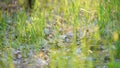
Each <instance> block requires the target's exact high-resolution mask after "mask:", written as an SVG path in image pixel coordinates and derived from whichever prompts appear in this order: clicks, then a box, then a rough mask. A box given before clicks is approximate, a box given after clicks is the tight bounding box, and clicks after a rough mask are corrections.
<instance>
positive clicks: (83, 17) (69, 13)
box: [0, 0, 120, 68]
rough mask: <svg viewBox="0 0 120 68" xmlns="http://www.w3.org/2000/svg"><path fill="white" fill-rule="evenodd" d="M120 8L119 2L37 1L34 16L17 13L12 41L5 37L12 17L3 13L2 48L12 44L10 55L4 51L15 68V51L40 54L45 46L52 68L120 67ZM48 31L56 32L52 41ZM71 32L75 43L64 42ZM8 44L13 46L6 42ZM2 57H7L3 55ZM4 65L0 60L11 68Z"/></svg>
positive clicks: (0, 26) (10, 37)
mask: <svg viewBox="0 0 120 68" xmlns="http://www.w3.org/2000/svg"><path fill="white" fill-rule="evenodd" d="M119 6H120V3H119V0H114V1H113V0H104V1H103V0H96V1H92V0H86V1H85V0H60V1H58V0H54V1H52V0H45V1H39V0H36V1H35V5H34V9H33V10H32V14H30V16H29V13H27V12H26V11H25V10H22V11H21V12H17V13H16V16H15V17H14V18H13V19H12V20H13V22H14V24H13V25H11V26H10V27H11V28H12V27H15V28H14V31H13V30H12V29H11V30H10V31H9V33H11V34H8V35H9V38H7V39H8V40H6V39H5V38H4V37H6V35H5V33H6V31H7V28H8V26H7V25H9V24H7V21H6V20H7V19H8V18H9V16H8V15H7V13H6V15H5V16H4V15H3V14H2V13H3V12H2V11H0V15H1V16H0V32H1V34H0V37H1V39H0V49H1V50H2V48H3V47H5V49H7V47H6V46H8V45H10V46H9V47H10V48H8V50H10V52H8V53H9V54H8V53H7V51H8V50H6V51H4V50H3V51H2V52H3V53H7V55H8V56H9V58H8V59H7V60H9V62H8V64H9V67H10V68H13V66H14V65H13V64H12V59H13V56H12V50H11V49H12V48H15V49H19V48H20V47H21V46H22V47H24V48H25V50H26V51H25V53H26V54H27V50H28V51H29V50H30V48H33V47H34V49H36V50H37V53H39V49H40V48H41V47H42V46H44V47H47V48H49V51H50V53H49V57H50V67H51V68H63V67H64V68H94V67H97V66H99V65H101V66H106V65H107V66H108V67H110V68H114V67H116V68H119V63H117V64H116V62H115V59H116V58H117V59H118V58H119V56H120V53H119V51H120V43H119V34H120V32H119V30H120V29H119V20H120V19H119V18H120V17H119V16H120V13H119V11H120V8H119ZM46 28H49V29H52V31H51V32H53V33H51V34H50V35H51V36H52V38H47V37H48V35H46V34H45V29H46ZM61 29H62V30H61ZM69 33H70V34H72V35H73V37H72V38H70V39H71V40H72V41H71V42H69V43H66V42H64V41H61V36H63V37H64V36H67V34H69ZM12 34H14V35H15V36H16V38H13V37H12ZM5 40H6V41H5ZM46 40H47V44H46V43H45V41H46ZM7 41H8V43H9V44H5V43H3V42H7ZM48 43H49V44H48ZM78 43H79V44H78ZM5 45H6V46H5ZM101 46H103V47H104V48H105V49H106V50H107V49H108V51H107V52H105V53H103V54H101V53H102V51H100V50H97V49H99V47H101ZM92 47H93V48H92ZM114 47H115V48H114ZM91 48H92V49H91ZM78 52H79V53H78ZM107 53H108V54H109V57H110V61H109V62H108V63H107V64H105V63H104V60H103V59H104V57H106V54H107ZM104 54H105V55H104ZM1 55H2V56H1ZM0 57H4V55H3V54H0ZM101 58H102V60H101ZM4 62H6V61H4V60H2V59H0V64H2V65H3V66H2V67H4V66H5V67H7V65H4V64H5V63H4Z"/></svg>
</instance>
